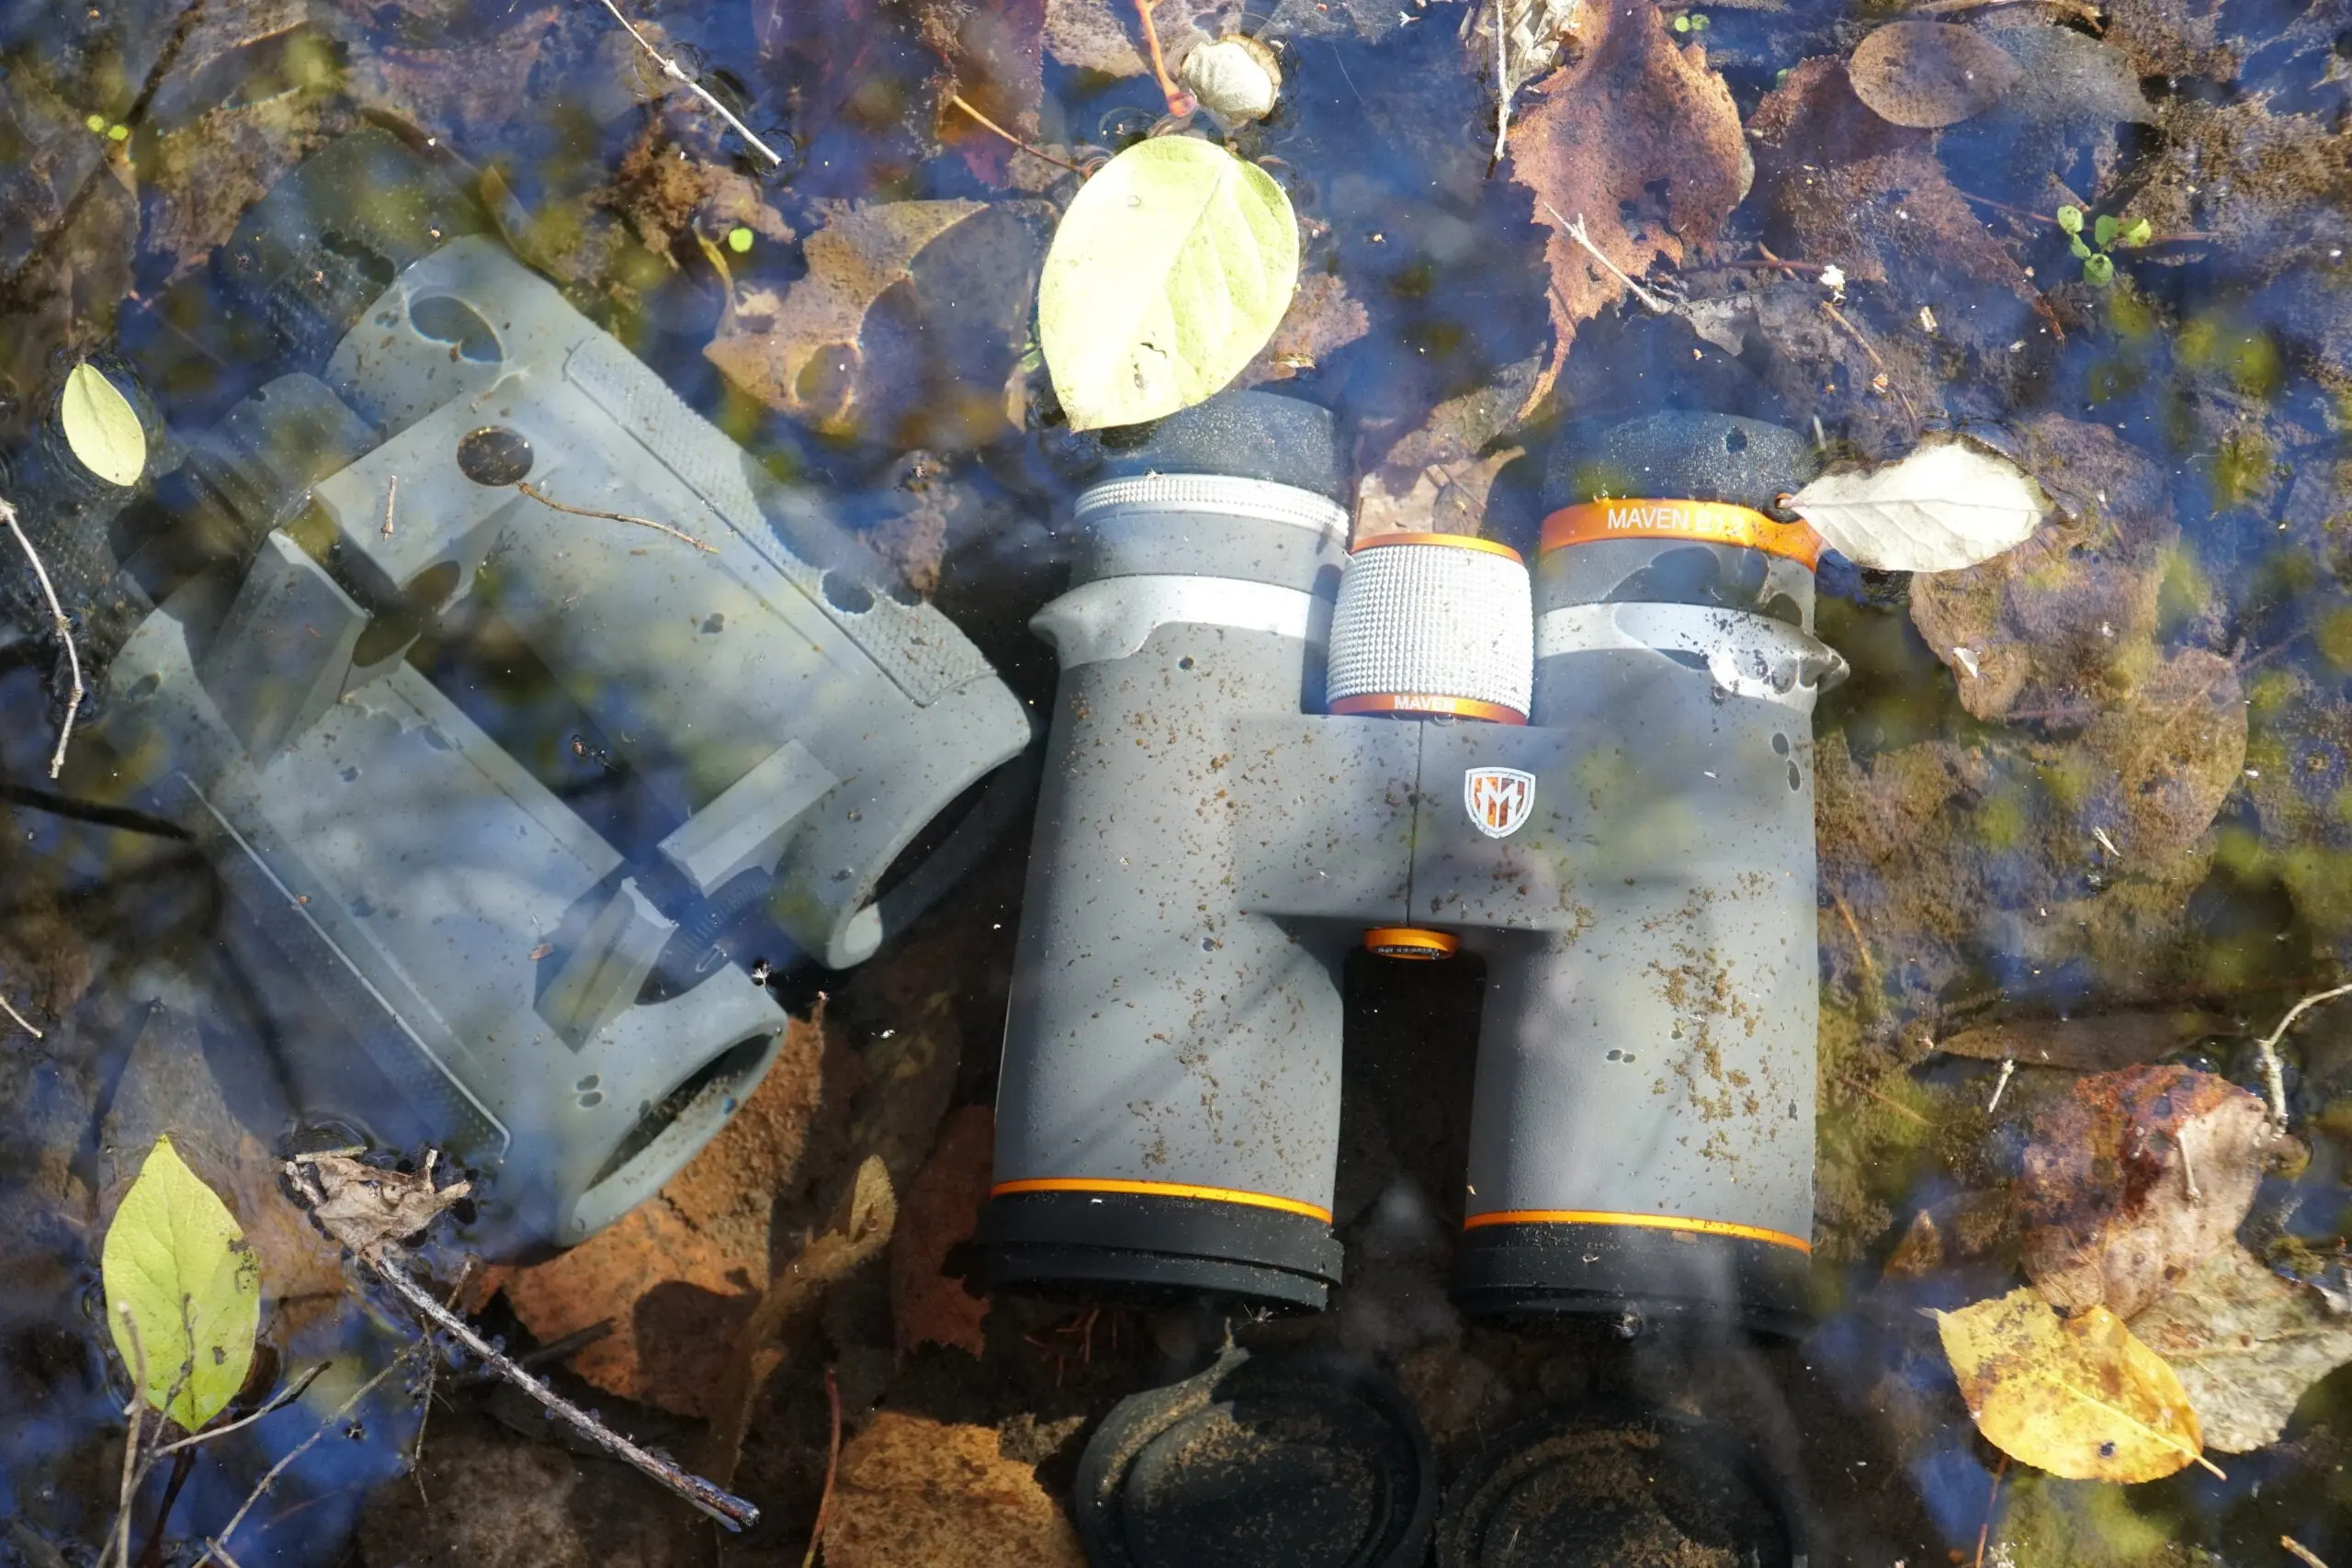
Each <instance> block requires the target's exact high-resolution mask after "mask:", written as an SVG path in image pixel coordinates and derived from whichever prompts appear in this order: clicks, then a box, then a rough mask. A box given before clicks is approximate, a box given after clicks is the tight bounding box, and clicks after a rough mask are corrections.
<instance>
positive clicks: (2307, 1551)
mask: <svg viewBox="0 0 2352 1568" xmlns="http://www.w3.org/2000/svg"><path fill="white" fill-rule="evenodd" d="M2278 1544H2279V1545H2281V1546H2283V1547H2285V1548H2286V1549H2287V1550H2288V1551H2291V1552H2293V1553H2294V1554H2295V1555H2296V1556H2298V1557H2300V1558H2301V1559H2302V1560H2303V1562H2305V1563H2307V1564H2309V1568H2327V1564H2326V1563H2324V1562H2321V1561H2320V1558H2319V1553H2317V1552H2315V1551H2312V1549H2311V1548H2310V1547H2308V1546H2305V1545H2304V1544H2303V1543H2302V1542H2301V1541H2300V1540H2296V1539H2295V1538H2294V1537H2293V1536H2291V1535H2282V1536H2280V1537H2279V1538H2278Z"/></svg>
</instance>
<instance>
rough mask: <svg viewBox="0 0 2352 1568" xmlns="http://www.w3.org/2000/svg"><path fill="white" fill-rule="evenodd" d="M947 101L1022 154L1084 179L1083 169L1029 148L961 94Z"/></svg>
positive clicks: (1049, 153) (948, 97)
mask: <svg viewBox="0 0 2352 1568" xmlns="http://www.w3.org/2000/svg"><path fill="white" fill-rule="evenodd" d="M947 101H948V102H949V103H951V104H953V105H955V106H956V107H957V108H959V109H962V110H963V111H964V112H965V113H966V114H967V115H970V116H971V117H972V118H974V119H976V120H978V121H979V122H980V125H981V126H982V128H983V129H985V130H993V131H995V132H996V133H997V134H998V135H999V136H1001V137H1003V138H1004V139H1005V140H1006V141H1010V142H1012V144H1013V145H1014V146H1015V147H1018V148H1019V149H1021V151H1023V152H1026V153H1028V154H1029V156H1031V157H1032V158H1043V159H1044V160H1045V161H1046V163H1048V164H1052V165H1053V166H1054V167H1056V168H1057V169H1068V170H1069V172H1070V173H1071V174H1073V175H1078V176H1079V177H1080V179H1083V178H1085V177H1086V171H1085V170H1084V169H1081V168H1080V167H1079V166H1078V165H1077V164H1065V163H1063V162H1062V161H1061V160H1060V159H1059V158H1057V157H1055V156H1054V155H1053V154H1052V153H1051V152H1041V151H1039V150H1038V149H1037V148H1035V147H1032V146H1030V145H1029V143H1027V142H1026V141H1022V140H1021V138H1019V137H1018V136H1015V135H1013V134H1012V132H1011V131H1009V130H1005V129H1004V127H1002V126H1001V125H999V124H998V123H997V122H996V121H994V120H992V119H990V118H989V117H988V116H986V115H984V114H982V113H981V112H980V111H979V110H978V109H976V108H974V107H972V106H971V105H969V104H967V103H966V102H965V101H964V96H963V95H962V94H961V93H950V94H948V95H947Z"/></svg>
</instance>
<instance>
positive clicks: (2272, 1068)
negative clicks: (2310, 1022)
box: [2255, 986, 2352, 1128]
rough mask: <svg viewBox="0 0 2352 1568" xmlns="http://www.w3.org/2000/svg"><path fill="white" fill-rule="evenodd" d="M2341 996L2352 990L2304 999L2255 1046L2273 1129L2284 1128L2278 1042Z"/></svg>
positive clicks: (2283, 1077) (2283, 1088) (2283, 1080)
mask: <svg viewBox="0 0 2352 1568" xmlns="http://www.w3.org/2000/svg"><path fill="white" fill-rule="evenodd" d="M2342 996H2352V986H2338V987H2335V989H2334V990H2332V991H2321V992H2320V993H2318V994H2317V995H2315V996H2309V997H2305V998H2303V999H2302V1000H2301V1001H2299V1002H2297V1003H2296V1004H2295V1005H2294V1006H2293V1007H2291V1008H2289V1009H2288V1010H2287V1016H2286V1017H2284V1018H2282V1019H2280V1020H2279V1021H2278V1028H2276V1029H2274V1030H2272V1031H2271V1032H2269V1033H2268V1034H2267V1035H2266V1036H2264V1037H2263V1038H2262V1039H2261V1040H2260V1041H2258V1042H2256V1045H2255V1050H2256V1051H2257V1052H2259V1053H2260V1054H2261V1056H2262V1083H2263V1087H2264V1088H2266V1089H2268V1090H2269V1091H2270V1122H2271V1124H2272V1125H2273V1126H2276V1127H2281V1128H2283V1127H2285V1126H2286V1125H2287V1078H2286V1073H2285V1069H2283V1068H2281V1067H2280V1066H2279V1065H2278V1042H2279V1041H2280V1040H2281V1039H2283V1038H2285V1036H2286V1033H2287V1031H2289V1030H2290V1029H2292V1028H2293V1027H2294V1026H2295V1021H2296V1020H2297V1019H2299V1018H2301V1017H2302V1016H2303V1014H2305V1013H2307V1012H2309V1011H2310V1010H2312V1009H2313V1008H2315V1007H2317V1006H2319V1005H2320V1004H2321V1003H2322V1002H2332V1001H2334V1000H2335V998H2338V997H2342Z"/></svg>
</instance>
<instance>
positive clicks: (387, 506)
mask: <svg viewBox="0 0 2352 1568" xmlns="http://www.w3.org/2000/svg"><path fill="white" fill-rule="evenodd" d="M400 498H401V477H400V475H398V474H394V475H393V476H392V482H391V483H390V484H389V485H386V486H385V487H384V537H386V538H387V539H389V538H390V537H391V536H392V503H393V502H396V501H398V500H400Z"/></svg>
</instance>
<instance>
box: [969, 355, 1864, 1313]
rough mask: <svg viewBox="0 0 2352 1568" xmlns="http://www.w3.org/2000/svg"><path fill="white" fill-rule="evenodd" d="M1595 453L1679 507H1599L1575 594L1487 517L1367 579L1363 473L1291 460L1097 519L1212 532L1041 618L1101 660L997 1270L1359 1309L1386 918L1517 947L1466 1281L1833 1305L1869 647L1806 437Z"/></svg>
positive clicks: (1491, 1049) (1036, 916)
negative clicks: (1849, 597) (1854, 715)
mask: <svg viewBox="0 0 2352 1568" xmlns="http://www.w3.org/2000/svg"><path fill="white" fill-rule="evenodd" d="M1233 402H1234V403H1235V404H1237V405H1239V406H1242V407H1249V406H1252V405H1254V406H1255V407H1256V408H1257V409H1258V410H1260V411H1261V412H1260V414H1259V417H1260V418H1261V419H1265V420H1269V421H1271V420H1272V419H1273V418H1276V417H1279V418H1282V419H1284V420H1289V421H1293V422H1301V421H1306V420H1307V419H1308V418H1309V413H1308V412H1293V411H1296V410H1298V409H1299V407H1300V406H1299V405H1295V404H1290V405H1288V407H1287V408H1286V409H1285V408H1282V407H1280V405H1283V403H1284V402H1285V400H1281V399H1275V398H1271V397H1265V396H1262V395H1258V394H1250V395H1245V396H1244V397H1242V398H1238V399H1235V400H1233ZM1591 446H1592V447H1593V453H1592V454H1588V456H1592V455H1599V456H1600V457H1605V458H1607V459H1608V462H1607V464H1606V465H1604V466H1605V467H1607V468H1610V470H1611V471H1610V472H1609V474H1608V475H1606V476H1605V477H1604V479H1603V482H1606V483H1607V484H1609V485H1610V486H1611V488H1612V489H1619V490H1622V489H1623V488H1627V487H1629V486H1634V485H1638V486H1641V487H1642V488H1643V489H1644V490H1645V491H1646V492H1647V493H1648V494H1649V495H1652V496H1657V497H1662V498H1663V499H1653V500H1631V501H1621V502H1578V503H1577V504H1571V505H1569V506H1566V507H1564V508H1563V509H1562V510H1561V511H1559V512H1557V513H1555V514H1554V515H1553V517H1552V518H1551V519H1549V520H1548V521H1547V523H1546V525H1545V530H1544V539H1543V549H1542V553H1541V555H1540V556H1539V558H1538V561H1537V565H1536V569H1535V570H1534V572H1533V573H1532V577H1531V575H1530V574H1529V573H1528V572H1527V571H1526V570H1525V569H1524V568H1523V567H1522V566H1521V564H1520V560H1519V558H1518V557H1517V556H1516V555H1515V554H1514V553H1513V552H1511V551H1510V550H1508V549H1505V548H1503V547H1500V546H1498V545H1495V544H1492V543H1490V542H1487V541H1484V540H1479V539H1475V538H1467V537H1462V536H1415V535H1408V536H1391V537H1387V538H1380V539H1374V540H1372V541H1368V542H1367V543H1366V544H1365V545H1363V546H1362V547H1358V548H1357V549H1356V551H1355V552H1354V553H1353V554H1352V555H1351V557H1349V558H1346V560H1345V563H1344V566H1343V567H1342V568H1341V575H1340V582H1339V583H1338V585H1337V587H1336V592H1334V590H1333V588H1332V587H1331V585H1330V577H1331V575H1332V568H1333V567H1335V566H1339V565H1340V562H1339V560H1338V548H1339V547H1338V536H1339V531H1340V527H1341V526H1343V523H1342V521H1341V519H1340V514H1339V513H1338V510H1337V508H1336V507H1332V506H1328V502H1329V499H1330V498H1331V497H1332V496H1333V495H1334V494H1336V488H1334V489H1327V490H1323V491H1319V492H1318V491H1310V490H1308V489H1305V488H1301V487H1296V486H1287V487H1286V486H1283V485H1282V484H1281V483H1280V479H1279V477H1274V478H1271V479H1270V478H1269V477H1267V476H1266V475H1264V474H1262V473H1261V474H1259V475H1257V476H1255V477H1251V478H1248V479H1222V480H1220V479H1216V478H1214V477H1213V476H1207V475H1202V474H1186V473H1178V472H1162V473H1160V474H1159V475H1158V476H1157V477H1153V478H1148V479H1129V478H1121V479H1114V480H1112V481H1111V482H1110V483H1108V484H1105V485H1102V486H1098V487H1097V488H1096V489H1095V490H1094V491H1090V492H1089V493H1088V495H1087V496H1085V497H1084V498H1082V499H1081V501H1080V511H1079V521H1080V526H1081V528H1082V529H1083V530H1084V531H1085V535H1086V542H1085V543H1084V544H1083V545H1082V546H1081V548H1082V550H1083V551H1084V552H1085V558H1086V559H1088V560H1089V561H1102V560H1105V559H1111V558H1138V559H1139V558H1141V556H1142V554H1143V553H1144V552H1143V551H1142V549H1141V546H1140V543H1139V542H1140V541H1141V540H1142V539H1143V538H1144V537H1146V536H1151V537H1158V538H1162V539H1167V540H1177V539H1184V540H1191V541H1193V542H1194V544H1195V545H1196V546H1197V547H1198V548H1197V549H1195V551H1194V552H1193V557H1188V558H1184V559H1180V558H1179V557H1178V555H1177V554H1176V553H1163V554H1162V556H1161V557H1160V558H1159V559H1158V560H1157V561H1156V562H1155V563H1154V567H1153V570H1151V571H1150V573H1149V574H1148V575H1147V574H1144V573H1140V572H1139V573H1137V574H1136V575H1134V576H1128V577H1112V576H1109V575H1107V574H1105V575H1100V576H1091V577H1088V578H1086V580H1084V581H1080V582H1079V583H1078V584H1076V585H1075V586H1074V587H1073V588H1072V589H1071V591H1070V592H1069V593H1068V594H1067V595H1065V596H1064V597H1063V598H1062V599H1060V600H1057V602H1056V603H1055V604H1053V605H1051V606H1049V607H1048V608H1047V609H1046V611H1045V612H1044V613H1043V614H1042V615H1040V616H1039V617H1038V620H1037V622H1036V623H1035V624H1036V625H1037V626H1039V628H1040V629H1041V630H1042V631H1045V632H1046V634H1047V635H1048V636H1050V637H1053V638H1054V639H1055V642H1056V646H1057V649H1059V650H1060V653H1061V657H1062V662H1063V676H1062V683H1061V688H1060V694H1059V705H1058V706H1057V711H1056V713H1055V715H1054V721H1053V733H1052V738H1051V740H1050V741H1049V750H1048V755H1047V763H1046V767H1047V777H1046V793H1045V795H1044V798H1043V800H1042V802H1041V805H1040V809H1039V818H1038V830H1037V836H1036V840H1035V850H1034V852H1033V860H1032V863H1031V872H1030V888H1029V900H1030V901H1029V904H1028V907H1027V913H1026V915H1025V916H1024V923H1023V931H1022V935H1021V942H1020V947H1019V950H1018V955H1017V958H1016V963H1015V974H1014V981H1013V990H1012V1005H1011V1009H1010V1011H1009V1016H1008V1021H1007V1037H1006V1055H1005V1063H1004V1069H1003V1080H1002V1084H1001V1089H1000V1096H999V1109H998V1122H999V1134H998V1156H997V1184H996V1187H995V1192H994V1196H993V1197H992V1199H991V1203H990V1208H989V1217H988V1223H987V1227H986V1232H985V1234H986V1236H987V1239H988V1241H989V1245H990V1247H991V1250H992V1257H993V1269H994V1272H995V1275H996V1277H997V1278H999V1279H1000V1280H1041V1281H1042V1280H1114V1281H1121V1282H1125V1283H1128V1284H1134V1285H1142V1286H1183V1287H1189V1288H1193V1289H1205V1290H1222V1291H1231V1292H1237V1293H1241V1294H1247V1295H1254V1296H1260V1297H1264V1298H1270V1299H1272V1300H1276V1301H1282V1302H1287V1303H1295V1304H1299V1305H1308V1306H1312V1305H1319V1304H1321V1303H1322V1301H1323V1300H1324V1297H1325V1293H1326V1292H1327V1291H1328V1288H1329V1284H1331V1283H1333V1282H1335V1281H1336V1280H1337V1279H1338V1276H1339V1249H1338V1247H1337V1243H1336V1238H1335V1237H1334V1236H1333V1235H1332V1234H1331V1229H1330V1215H1329V1204H1330V1201H1331V1198H1330V1195H1331V1190H1332V1179H1333V1175H1334V1159H1335V1153H1336V1147H1337V1134H1338V1120H1339V1102H1340V1084H1339V1055H1340V1036H1341V1034H1342V1024H1341V1004H1340V964H1341V962H1342V960H1343V959H1344V957H1345V955H1346V953H1347V952H1348V950H1349V949H1350V948H1351V947H1352V946H1354V945H1356V944H1358V943H1362V944H1363V945H1364V946H1366V947H1368V948H1370V949H1371V950H1372V951H1374V953H1381V954H1385V955H1387V956H1391V957H1398V958H1442V957H1445V956H1447V955H1449V954H1451V953H1454V952H1456V951H1461V952H1467V953H1475V954H1476V955H1477V956H1479V957H1480V958H1481V959H1483V960H1484V963H1485V966H1486V976H1487V978H1486V994H1485V1002H1484V1011H1483V1020H1482V1026H1481V1031H1480V1040H1479V1043H1478V1050H1477V1054H1476V1059H1477V1067H1476V1097H1475V1102H1474V1112H1473V1122H1472V1131H1471V1147H1470V1152H1469V1168H1468V1170H1467V1172H1466V1180H1465V1185H1464V1234H1463V1236H1462V1238H1461V1244H1460V1247H1459V1249H1458V1253H1457V1263H1456V1275H1455V1291H1456V1294H1457V1297H1458V1298H1459V1299H1460V1300H1461V1301H1462V1302H1463V1303H1464V1305H1465V1306H1468V1307H1471V1308H1473V1309H1475V1310H1486V1311H1497V1312H1505V1311H1514V1312H1523V1311H1537V1312H1554V1311H1568V1312H1607V1313H1611V1314H1614V1313H1622V1312H1625V1311H1634V1312H1639V1313H1643V1314H1679V1313H1695V1314H1711V1315H1718V1316H1734V1317H1737V1318H1740V1319H1742V1320H1744V1321H1747V1322H1749V1323H1752V1324H1755V1325H1759V1326H1764V1327H1768V1328H1778V1327H1785V1326H1789V1325H1792V1324H1793V1323H1794V1322H1795V1321H1796V1320H1798V1319H1799V1318H1801V1317H1802V1315H1803V1314H1804V1310H1805V1306H1806V1302H1807V1296H1808V1292H1807V1290H1806V1252H1807V1247H1808V1242H1807V1237H1808V1235H1809V1232H1810V1228H1811V1211H1812V1169H1813V1076H1814V1050H1815V1029H1816V1023H1817V1017H1816V1007H1817V1003H1816V998H1815V985H1816V968H1817V954H1816V951H1815V935H1814V902H1815V874H1814V847H1813V795H1812V773H1811V758H1812V746H1811V711H1812V706H1813V703H1814V700H1815V696H1816V695H1817V694H1818V693H1819V691H1820V690H1821V689H1822V687H1823V686H1824V685H1825V684H1826V683H1827V682H1832V681H1834V680H1835V679H1837V678H1838V676H1839V675H1841V674H1842V671H1843V664H1842V662H1841V661H1840V660H1838V657H1837V655H1836V654H1834V653H1832V652H1831V651H1830V650H1829V649H1826V648H1825V647H1823V646H1822V645H1821V644H1820V643H1819V642H1817V641H1815V639H1814V637H1812V635H1811V624H1812V576H1811V567H1812V564H1813V558H1814V552H1815V549H1816V548H1817V545H1816V543H1815V540H1814V538H1813V536H1812V535H1811V533H1810V531H1809V530H1806V529H1804V528H1803V527H1802V526H1797V525H1786V524H1781V523H1779V522H1777V521H1775V520H1774V519H1773V518H1771V517H1770V516H1769V515H1767V513H1766V509H1767V508H1769V507H1770V504H1771V501H1770V493H1769V490H1770V488H1777V487H1768V490H1767V491H1766V492H1764V493H1758V492H1757V488H1756V486H1755V485H1753V484H1751V483H1748V482H1747V481H1746V480H1745V479H1744V476H1746V475H1749V474H1754V473H1756V472H1758V471H1764V472H1771V471H1773V470H1774V468H1776V467H1777V468H1778V470H1779V471H1780V472H1781V473H1782V474H1786V473H1789V472H1792V471H1794V470H1795V469H1796V468H1801V467H1802V466H1803V463H1804V448H1803V446H1802V445H1801V444H1799V443H1798V442H1797V441H1796V438H1794V437H1793V436H1791V435H1790V434H1788V433H1786V432H1783V431H1780V430H1777V429H1775V428H1773V427H1770V426H1767V425H1761V424H1757V423H1753V422H1748V421H1742V420H1732V419H1725V418H1721V417H1713V416H1680V415H1666V416H1658V418H1657V419H1654V420H1652V421H1648V422H1644V423H1643V424H1642V425H1638V426H1625V427H1621V428H1620V429H1619V430H1617V431H1614V432H1611V433H1609V434H1608V435H1606V436H1605V437H1601V438H1599V439H1598V440H1596V441H1594V442H1592V443H1591ZM1590 477H1591V476H1590V475H1587V476H1583V478H1584V479H1590ZM1559 487H1560V488H1562V489H1563V490H1564V491H1566V492H1568V493H1570V494H1576V493H1578V491H1579V476H1578V475H1577V473H1575V472H1573V471H1569V472H1564V473H1563V475H1562V476H1560V479H1559ZM1590 489H1591V486H1590V485H1589V484H1586V485H1584V487H1583V493H1589V492H1590ZM1308 515H1312V516H1316V517H1318V518H1320V519H1321V522H1320V523H1319V524H1318V525H1317V528H1316V529H1315V530H1313V531H1312V536H1313V537H1314V539H1315V547H1314V549H1313V551H1312V552H1311V560H1312V570H1311V571H1310V570H1308V567H1309V559H1310V552H1309V551H1307V550H1306V548H1305V547H1304V546H1303V545H1302V544H1301V543H1300V542H1299V536H1301V535H1302V534H1305V533H1309V532H1310V531H1309V530H1307V529H1306V528H1305V527H1304V526H1303V525H1302V524H1301V523H1300V522H1299V521H1297V519H1298V518H1299V517H1302V516H1308ZM1253 541H1254V542H1253ZM1278 541H1279V542H1283V543H1286V544H1288V545H1289V547H1290V549H1291V553H1289V554H1286V555H1285V554H1280V553H1279V552H1277V551H1276V550H1275V549H1274V545H1275V544H1276V542H1278ZM1193 558H1198V559H1199V560H1200V562H1201V563H1202V564H1199V565H1194V564H1192V560H1193ZM1277 561H1279V562H1280V563H1281V564H1280V565H1279V566H1278V565H1276V564H1275V563H1276V562H1277ZM1145 606H1148V608H1146V607H1145ZM1430 1048H1431V1049H1451V1048H1453V1047H1452V1045H1451V1043H1444V1042H1431V1043H1430Z"/></svg>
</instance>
